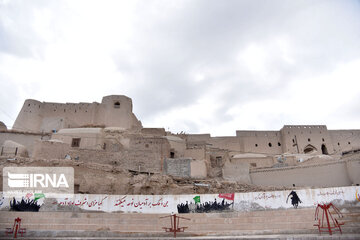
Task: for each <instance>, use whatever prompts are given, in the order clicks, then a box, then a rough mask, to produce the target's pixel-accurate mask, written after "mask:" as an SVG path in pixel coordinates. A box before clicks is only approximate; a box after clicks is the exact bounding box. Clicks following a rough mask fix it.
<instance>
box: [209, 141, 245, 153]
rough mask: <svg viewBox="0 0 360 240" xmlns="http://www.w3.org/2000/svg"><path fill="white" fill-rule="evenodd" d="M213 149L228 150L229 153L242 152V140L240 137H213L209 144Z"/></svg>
mask: <svg viewBox="0 0 360 240" xmlns="http://www.w3.org/2000/svg"><path fill="white" fill-rule="evenodd" d="M208 143H209V144H210V145H211V147H213V148H220V149H227V150H229V151H235V152H238V151H241V149H242V147H241V146H240V145H241V143H240V139H239V138H238V137H212V138H210V139H209V142H208Z"/></svg>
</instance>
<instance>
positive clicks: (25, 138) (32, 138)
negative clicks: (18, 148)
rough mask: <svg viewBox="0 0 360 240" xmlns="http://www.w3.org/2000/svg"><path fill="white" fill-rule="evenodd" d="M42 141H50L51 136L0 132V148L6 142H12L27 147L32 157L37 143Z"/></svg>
mask: <svg viewBox="0 0 360 240" xmlns="http://www.w3.org/2000/svg"><path fill="white" fill-rule="evenodd" d="M41 139H43V140H48V139H50V136H49V135H41V134H33V133H23V132H10V131H0V147H1V146H2V145H3V144H4V142H5V141H6V140H11V141H13V142H16V143H19V144H21V145H23V146H25V147H26V149H27V151H28V153H29V156H32V154H33V151H34V147H35V142H36V141H37V140H41Z"/></svg>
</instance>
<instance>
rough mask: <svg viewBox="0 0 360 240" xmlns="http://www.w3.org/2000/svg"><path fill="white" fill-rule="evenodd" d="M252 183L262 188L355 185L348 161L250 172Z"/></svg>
mask: <svg viewBox="0 0 360 240" xmlns="http://www.w3.org/2000/svg"><path fill="white" fill-rule="evenodd" d="M359 161H360V160H359ZM250 178H251V182H252V183H253V184H256V185H260V186H288V187H291V186H292V184H296V186H315V187H330V186H332V187H338V186H339V187H340V186H349V185H351V184H353V182H352V181H351V179H350V178H349V175H348V167H347V164H346V161H337V162H334V163H327V164H318V165H306V166H297V167H285V168H279V169H263V170H251V171H250Z"/></svg>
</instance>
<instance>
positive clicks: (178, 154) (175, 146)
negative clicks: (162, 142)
mask: <svg viewBox="0 0 360 240" xmlns="http://www.w3.org/2000/svg"><path fill="white" fill-rule="evenodd" d="M164 138H166V139H167V140H168V141H169V144H170V152H172V153H173V154H174V156H173V157H174V158H182V157H184V156H185V150H186V142H185V140H184V139H182V138H179V137H176V136H165V137H164Z"/></svg>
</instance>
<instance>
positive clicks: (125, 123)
mask: <svg viewBox="0 0 360 240" xmlns="http://www.w3.org/2000/svg"><path fill="white" fill-rule="evenodd" d="M84 125H105V126H111V127H122V128H125V129H129V128H132V127H139V128H140V127H141V123H140V121H138V120H137V118H136V116H135V115H134V114H133V113H132V101H131V99H130V98H128V97H126V96H117V95H112V96H106V97H104V98H103V100H102V103H101V104H99V103H96V102H94V103H50V102H43V103H41V102H39V101H36V100H31V99H30V100H26V101H25V103H24V105H23V107H22V109H21V111H20V113H19V115H18V117H17V119H16V121H15V123H14V129H15V130H27V131H33V132H42V131H44V132H50V131H52V130H54V129H55V130H59V129H62V128H71V127H81V126H84Z"/></svg>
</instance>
